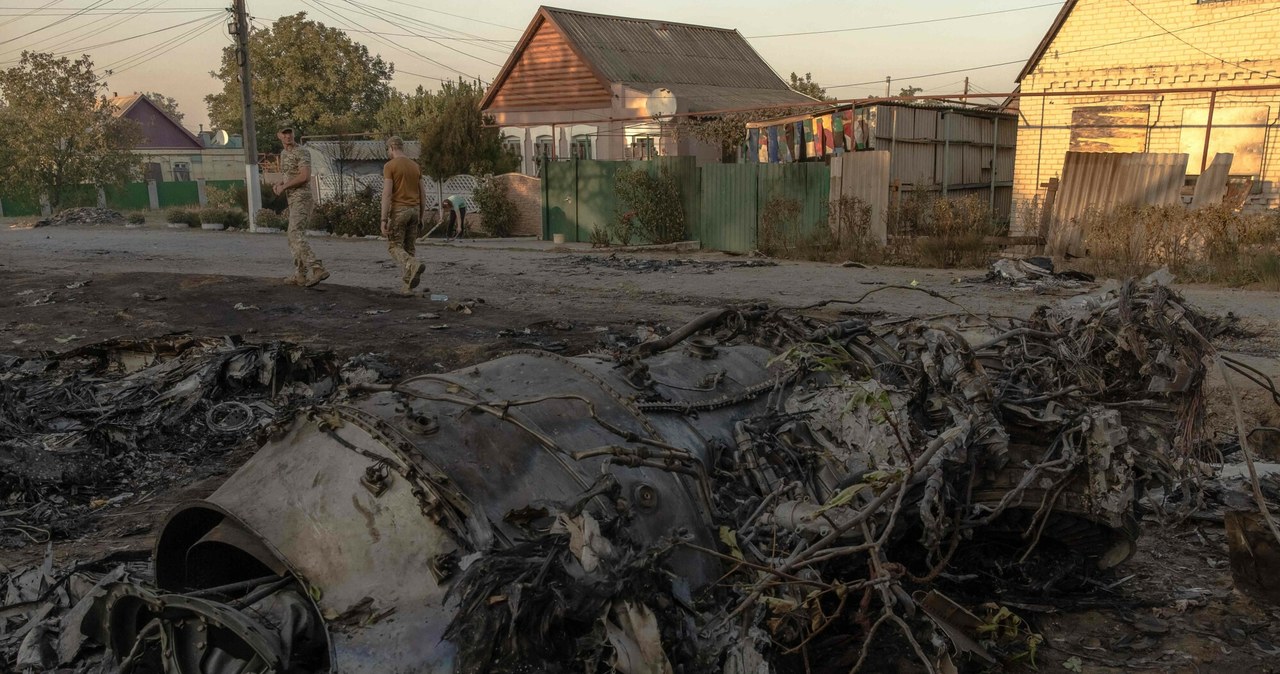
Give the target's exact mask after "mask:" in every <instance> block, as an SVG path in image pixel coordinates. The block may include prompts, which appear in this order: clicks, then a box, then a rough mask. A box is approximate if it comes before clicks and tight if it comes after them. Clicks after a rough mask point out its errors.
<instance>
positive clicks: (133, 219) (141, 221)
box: [125, 213, 147, 225]
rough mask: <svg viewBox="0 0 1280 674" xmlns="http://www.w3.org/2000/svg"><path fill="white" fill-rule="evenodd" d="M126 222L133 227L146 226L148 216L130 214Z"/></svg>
mask: <svg viewBox="0 0 1280 674" xmlns="http://www.w3.org/2000/svg"><path fill="white" fill-rule="evenodd" d="M125 222H128V223H129V224H131V225H145V224H147V216H145V215H143V214H141V213H130V214H129V215H128V216H127V217H126V218H125Z"/></svg>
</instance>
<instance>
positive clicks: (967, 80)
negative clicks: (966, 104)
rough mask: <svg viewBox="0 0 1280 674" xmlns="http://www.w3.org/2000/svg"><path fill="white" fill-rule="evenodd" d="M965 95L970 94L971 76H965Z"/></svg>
mask: <svg viewBox="0 0 1280 674" xmlns="http://www.w3.org/2000/svg"><path fill="white" fill-rule="evenodd" d="M964 95H965V96H968V95H969V78H968V77H966V78H964Z"/></svg>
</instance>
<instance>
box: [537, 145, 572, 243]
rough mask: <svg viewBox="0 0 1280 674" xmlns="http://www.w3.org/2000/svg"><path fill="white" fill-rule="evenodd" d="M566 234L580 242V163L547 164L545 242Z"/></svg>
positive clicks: (544, 174)
mask: <svg viewBox="0 0 1280 674" xmlns="http://www.w3.org/2000/svg"><path fill="white" fill-rule="evenodd" d="M556 234H563V235H564V240H565V241H577V240H578V162H576V161H547V162H543V164H542V238H543V239H545V240H549V239H551V238H552V237H554V236H555V235H556Z"/></svg>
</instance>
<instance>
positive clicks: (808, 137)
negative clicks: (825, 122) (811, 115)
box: [803, 119, 818, 159]
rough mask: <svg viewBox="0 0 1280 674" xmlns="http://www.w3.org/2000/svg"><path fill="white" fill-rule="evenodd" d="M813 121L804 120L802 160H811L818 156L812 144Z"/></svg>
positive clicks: (814, 145) (814, 144) (816, 149)
mask: <svg viewBox="0 0 1280 674" xmlns="http://www.w3.org/2000/svg"><path fill="white" fill-rule="evenodd" d="M813 126H814V124H813V120H812V119H806V120H804V157H803V158H804V159H813V158H814V157H817V156H818V148H817V147H816V145H817V144H816V143H814V142H813V136H814V128H813Z"/></svg>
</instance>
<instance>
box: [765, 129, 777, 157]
mask: <svg viewBox="0 0 1280 674" xmlns="http://www.w3.org/2000/svg"><path fill="white" fill-rule="evenodd" d="M767 131H768V132H769V157H768V160H769V163H770V164H776V163H778V127H776V126H771V127H769V128H768V129H767Z"/></svg>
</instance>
